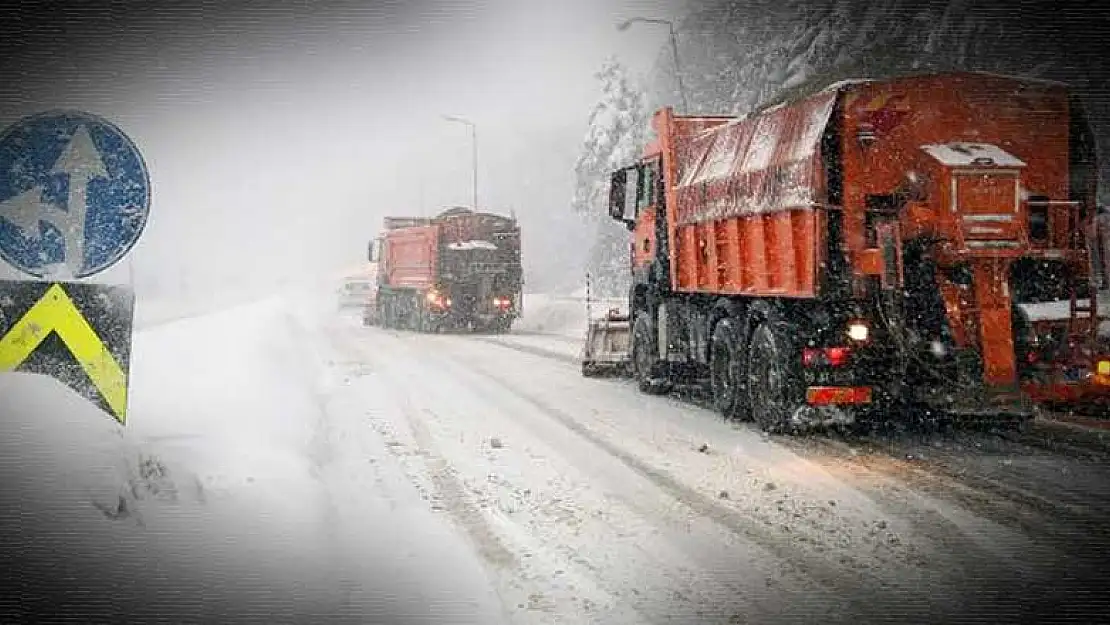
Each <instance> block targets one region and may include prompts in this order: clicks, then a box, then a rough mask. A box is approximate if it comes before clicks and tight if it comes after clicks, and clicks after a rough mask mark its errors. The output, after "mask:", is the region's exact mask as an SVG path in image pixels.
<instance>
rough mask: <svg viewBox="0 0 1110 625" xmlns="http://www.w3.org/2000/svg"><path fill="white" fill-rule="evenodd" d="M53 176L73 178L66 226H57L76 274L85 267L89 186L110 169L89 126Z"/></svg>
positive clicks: (76, 135) (68, 262)
mask: <svg viewBox="0 0 1110 625" xmlns="http://www.w3.org/2000/svg"><path fill="white" fill-rule="evenodd" d="M50 173H53V174H68V175H69V198H68V200H67V201H66V216H65V218H64V219H63V223H61V224H58V223H55V224H54V225H55V226H56V227H58V229H59V230H61V231H62V233H63V236H64V238H65V242H66V259H65V264H66V266H67V268H68V269H69V270H70V271H71V272H73V273H74V274H75V273H76V272H77V271H79V270H80V269H81V267H82V265H84V264H85V218H86V212H87V210H88V204H87V202H88V187H89V181H90V180H92V179H93V178H105V177H107V176H108V170H107V169H106V168H105V167H104V161H102V160H101V159H100V152H99V151H98V150H97V149H96V145H94V144H93V141H92V137H91V136H89V131H88V129H87V128H85V126H83V125H82V126H78V127H77V132H75V133H73V138H72V139H70V141H69V145H67V146H66V149H65V150H63V151H62V155H61V156H60V157H58V162H56V163H54V168H53V169H52V170H51V172H50Z"/></svg>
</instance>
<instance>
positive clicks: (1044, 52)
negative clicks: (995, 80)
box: [647, 0, 1110, 198]
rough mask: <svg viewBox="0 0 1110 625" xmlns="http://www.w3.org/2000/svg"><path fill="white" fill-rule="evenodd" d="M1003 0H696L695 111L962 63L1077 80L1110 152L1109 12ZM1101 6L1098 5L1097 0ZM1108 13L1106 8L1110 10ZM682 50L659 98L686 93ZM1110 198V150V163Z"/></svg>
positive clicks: (652, 102) (690, 83)
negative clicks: (680, 89) (1001, 0)
mask: <svg viewBox="0 0 1110 625" xmlns="http://www.w3.org/2000/svg"><path fill="white" fill-rule="evenodd" d="M1044 6H1045V7H1046V8H1045V9H1044V10H1038V9H1037V8H1034V7H1032V6H1031V5H1030V6H1029V7H1028V8H1026V7H1019V6H1018V5H1014V7H1012V9H1005V10H1002V9H1000V7H999V6H998V5H995V4H989V3H977V2H972V1H971V0H691V1H690V2H689V3H688V5H687V13H686V15H685V17H684V18H683V19H681V20H680V21H678V22H676V24H675V26H676V34H677V44H678V48H679V56H680V60H681V69H682V81H683V83H684V84H685V86H686V97H687V99H688V101H689V103H690V107H691V109H692V111H691V112H694V113H702V114H744V113H749V112H751V111H753V110H755V109H756V108H758V107H760V106H761V105H762V104H766V103H768V102H769V101H774V100H780V99H783V98H786V97H789V96H790V95H791V94H792V93H793V92H795V90H797V89H799V87H804V86H806V83H828V82H832V81H835V80H841V79H844V78H882V77H884V76H890V75H896V74H901V73H908V72H917V71H932V70H947V69H962V70H978V71H988V72H994V73H1002V74H1011V75H1017V76H1026V77H1033V78H1047V79H1053V80H1060V81H1064V82H1068V83H1070V84H1071V85H1072V86H1073V87H1074V88H1075V89H1076V92H1077V93H1078V94H1079V96H1080V97H1081V98H1082V99H1083V100H1084V103H1085V105H1086V109H1087V111H1088V113H1089V115H1090V116H1091V121H1092V125H1093V126H1094V130H1095V135H1096V136H1097V137H1098V142H1099V148H1100V150H1099V151H1100V153H1101V154H1110V92H1108V91H1107V90H1106V89H1105V85H1104V82H1105V75H1106V65H1107V63H1108V62H1110V57H1106V55H1105V54H1103V53H1101V52H1100V50H1101V49H1102V48H1103V47H1104V46H1102V45H1101V40H1102V39H1103V36H1102V35H1101V34H1100V33H1099V32H1098V31H1099V30H1100V29H1101V28H1103V26H1101V25H1100V21H1099V17H1098V15H1097V13H1096V12H1095V10H1094V9H1091V12H1090V14H1089V15H1088V14H1085V13H1084V11H1083V10H1080V9H1078V8H1077V9H1076V10H1075V11H1074V12H1071V13H1069V12H1068V11H1060V10H1055V9H1052V8H1051V5H1044ZM1092 6H1093V5H1092ZM1103 19H1104V18H1103ZM673 72H674V61H673V59H672V53H671V49H670V47H669V45H667V46H664V47H661V48H660V50H659V54H658V57H657V60H656V63H655V67H654V69H653V71H652V75H651V77H650V80H649V84H648V87H649V89H648V92H647V100H648V104H649V107H650V108H655V107H658V106H660V105H664V104H670V103H672V102H674V101H675V93H674V88H673V85H674V83H675V81H674V80H673ZM1101 169H1102V176H1101V177H1102V180H1103V191H1104V197H1106V198H1110V189H1108V187H1110V184H1107V183H1108V182H1110V158H1104V159H1103V163H1102V168H1101Z"/></svg>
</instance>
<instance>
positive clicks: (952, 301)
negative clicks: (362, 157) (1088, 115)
mask: <svg viewBox="0 0 1110 625" xmlns="http://www.w3.org/2000/svg"><path fill="white" fill-rule="evenodd" d="M653 128H654V133H655V136H654V138H653V140H652V142H651V143H650V144H649V145H648V146H646V149H645V150H644V152H643V157H642V158H641V159H640V160H639V161H638V162H636V163H635V164H632V165H630V166H628V167H626V168H623V169H621V170H619V171H616V172H614V173H613V176H612V186H611V192H610V207H609V211H610V216H611V217H613V218H614V219H617V220H619V221H622V222H624V223H625V224H626V225H627V226H628V228H629V230H630V231H631V233H632V245H631V248H632V249H631V250H630V252H631V253H630V256H631V258H630V261H631V270H632V274H633V286H632V288H631V290H630V293H629V310H628V317H627V325H626V327H627V331H629V332H630V333H631V340H630V344H631V347H630V352H631V353H630V354H629V356H628V361H629V364H630V366H631V369H632V371H633V372H634V375H635V377H636V378H637V380H638V383H639V386H640V388H641V389H642V390H644V391H646V392H665V391H666V390H667V389H669V388H671V387H672V386H673V385H674V384H676V383H700V382H708V385H709V387H710V388H711V392H712V397H713V402H714V404H715V406H716V408H717V409H718V410H720V411H721V412H722V413H724V414H725V415H728V416H730V417H732V416H734V417H749V416H750V417H751V418H754V420H755V421H756V422H757V423H758V424H759V425H760V426H761V427H763V428H764V429H767V430H776V431H778V430H790V429H794V428H800V427H805V426H808V425H814V424H817V423H829V422H837V421H840V422H843V421H852V420H854V418H855V417H856V416H857V415H858V414H859V413H860V412H861V411H863V410H866V409H874V408H884V407H889V406H893V405H896V404H901V403H903V402H912V403H914V404H916V405H919V406H921V405H924V406H930V407H932V408H934V409H936V410H938V411H944V412H946V413H948V414H955V415H960V414H963V415H982V416H988V417H991V418H997V417H1013V418H1016V419H1019V420H1022V419H1025V418H1028V417H1029V416H1031V414H1032V412H1031V407H1030V404H1029V396H1028V393H1025V392H1022V386H1023V384H1025V383H1029V382H1031V381H1035V380H1037V379H1038V376H1044V375H1050V374H1051V372H1052V371H1056V370H1059V369H1060V368H1067V367H1069V366H1073V365H1075V364H1076V363H1074V362H1064V361H1062V360H1061V359H1064V358H1066V357H1067V355H1066V354H1063V353H1062V352H1061V351H1060V350H1055V351H1053V352H1052V357H1051V358H1047V357H1044V356H1045V353H1044V352H1043V350H1044V349H1049V348H1047V347H1045V346H1044V343H1043V341H1042V340H1041V338H1042V337H1039V336H1037V335H1036V333H1035V331H1034V329H1033V326H1032V324H1031V323H1030V322H1029V320H1028V318H1027V317H1026V316H1025V315H1023V314H1022V313H1021V307H1020V306H1015V304H1017V303H1021V301H1022V298H1033V297H1040V298H1042V299H1043V298H1045V297H1048V299H1054V300H1057V301H1069V302H1076V303H1077V305H1076V306H1072V307H1070V309H1069V311H1068V320H1067V323H1066V326H1067V336H1066V337H1063V339H1062V340H1063V341H1064V342H1065V343H1066V342H1071V343H1074V344H1090V343H1091V342H1092V341H1094V339H1095V329H1094V327H1093V325H1094V324H1092V323H1091V322H1090V319H1091V318H1092V316H1093V315H1094V314H1095V311H1094V310H1092V309H1093V308H1095V306H1094V305H1090V306H1083V305H1078V304H1082V303H1083V302H1082V300H1084V299H1087V298H1088V297H1089V295H1090V293H1091V290H1092V273H1093V272H1092V265H1091V262H1090V252H1089V250H1090V248H1089V236H1088V233H1089V228H1090V225H1091V220H1092V218H1093V214H1094V211H1095V199H1096V198H1095V193H1096V172H1097V163H1096V159H1095V152H1094V147H1093V139H1092V136H1091V131H1090V128H1089V125H1088V123H1087V121H1086V119H1085V115H1084V113H1083V111H1082V108H1081V106H1080V104H1079V102H1078V101H1077V100H1076V99H1075V97H1074V96H1073V95H1071V94H1070V92H1069V90H1068V88H1067V87H1066V86H1065V85H1061V84H1058V83H1049V82H1042V81H1032V80H1025V79H1017V78H1011V77H1005V76H996V75H990V74H980V73H939V74H927V75H917V76H904V77H898V78H891V79H884V80H860V81H847V82H841V83H837V84H834V85H830V86H827V87H824V88H823V89H819V90H818V89H814V90H811V91H810V92H809V93H808V94H803V95H801V96H799V97H798V98H796V99H794V100H793V101H791V102H788V103H783V104H779V105H775V106H772V107H768V108H765V109H763V110H761V111H759V112H757V113H756V114H753V115H750V116H748V117H745V118H733V117H705V116H695V117H688V116H678V115H675V114H674V113H673V111H672V110H671V109H669V108H666V109H663V110H661V111H659V112H658V113H656V115H655V116H654V119H653ZM1091 299H1093V298H1091ZM613 321H614V319H612V318H611V319H608V320H607V321H606V326H607V327H609V328H612V327H613V323H612V322H613ZM609 331H612V330H609ZM594 357H597V354H592V353H589V349H587V354H586V355H585V357H584V362H583V370H584V371H586V370H587V368H588V365H589V364H590V363H589V362H587V361H589V359H591V358H594ZM1081 364H1082V363H1081Z"/></svg>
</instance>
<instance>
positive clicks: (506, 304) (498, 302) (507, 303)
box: [493, 297, 513, 310]
mask: <svg viewBox="0 0 1110 625" xmlns="http://www.w3.org/2000/svg"><path fill="white" fill-rule="evenodd" d="M493 305H494V306H496V307H498V308H500V309H502V310H505V309H507V308H510V307H511V306H512V305H513V300H511V299H509V298H507V297H495V298H493Z"/></svg>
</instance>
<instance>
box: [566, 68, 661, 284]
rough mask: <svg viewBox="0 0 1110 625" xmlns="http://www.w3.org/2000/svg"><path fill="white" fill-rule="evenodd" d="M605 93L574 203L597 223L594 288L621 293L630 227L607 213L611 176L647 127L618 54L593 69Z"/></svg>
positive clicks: (578, 169) (590, 264) (631, 155)
mask: <svg viewBox="0 0 1110 625" xmlns="http://www.w3.org/2000/svg"><path fill="white" fill-rule="evenodd" d="M595 77H596V78H597V79H598V80H599V81H600V82H601V98H600V100H599V101H598V103H597V105H596V106H595V107H594V109H593V111H592V112H591V113H590V118H589V126H588V129H587V131H586V138H585V140H584V142H583V145H582V151H581V154H580V155H579V157H578V161H577V162H576V163H575V166H574V173H575V190H574V197H573V199H572V201H571V206H572V209H573V210H574V212H575V213H577V214H579V215H581V216H582V217H583V218H584V219H586V220H587V221H588V222H589V223H590V224H591V225H592V226H593V238H592V241H591V247H590V253H589V257H588V261H587V268H588V271H589V272H590V273H591V275H592V278H593V288H594V290H595V291H596V292H597V294H598V295H599V296H601V297H619V296H621V295H623V294H624V293H625V292H626V290H627V286H628V281H629V275H628V274H629V267H628V249H629V248H628V241H629V238H628V231H627V230H626V229H625V228H624V227H623V226H622V225H621V224H619V223H617V222H615V221H613V220H612V219H609V216H608V202H609V200H608V198H609V176H610V174H611V173H612V172H613V171H615V170H617V169H619V168H621V167H624V166H626V165H629V164H631V163H632V162H633V161H634V160H635V159H636V158H637V156H638V155H639V151H640V149H641V148H642V146H643V142H644V138H645V135H646V130H647V110H646V108H645V106H644V97H643V94H642V93H641V92H640V91H638V90H636V89H634V88H633V87H632V86H631V84H630V81H629V78H628V73H627V71H626V70H625V68H624V66H622V65H621V64H620V63H619V62H617V61H616V60H615V59H609V60H607V61H606V62H605V63H604V64H603V65H602V67H601V69H600V70H599V71H598V72H597V74H595Z"/></svg>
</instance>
